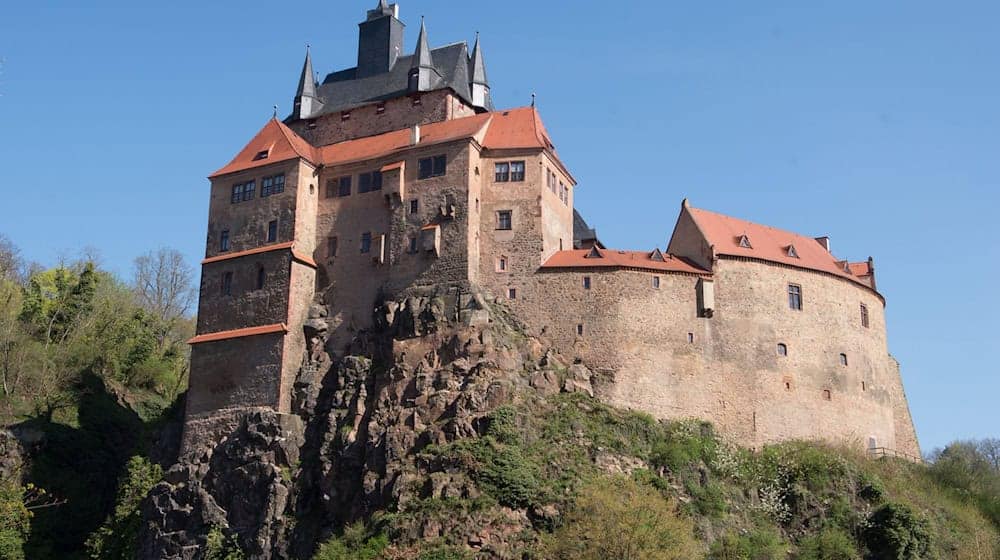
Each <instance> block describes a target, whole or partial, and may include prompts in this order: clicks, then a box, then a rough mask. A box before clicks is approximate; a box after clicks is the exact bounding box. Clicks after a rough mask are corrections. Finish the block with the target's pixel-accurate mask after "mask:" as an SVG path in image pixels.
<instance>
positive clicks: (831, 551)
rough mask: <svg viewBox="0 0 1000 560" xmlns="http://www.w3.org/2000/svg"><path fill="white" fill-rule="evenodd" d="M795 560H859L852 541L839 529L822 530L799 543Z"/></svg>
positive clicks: (855, 546)
mask: <svg viewBox="0 0 1000 560" xmlns="http://www.w3.org/2000/svg"><path fill="white" fill-rule="evenodd" d="M795 558H796V560H859V559H860V558H861V556H860V555H859V554H858V549H857V545H855V543H854V540H853V539H851V537H849V536H847V534H845V533H844V532H843V531H841V530H839V529H824V530H823V531H821V532H820V533H819V534H818V535H810V536H807V537H805V538H804V539H802V541H801V542H800V543H799V554H798V556H796V557H795Z"/></svg>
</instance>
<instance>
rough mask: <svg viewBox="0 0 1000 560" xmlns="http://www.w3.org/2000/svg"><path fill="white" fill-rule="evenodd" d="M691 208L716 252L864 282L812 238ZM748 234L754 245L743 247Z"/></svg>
mask: <svg viewBox="0 0 1000 560" xmlns="http://www.w3.org/2000/svg"><path fill="white" fill-rule="evenodd" d="M687 209H688V211H689V212H690V213H691V217H692V218H693V219H694V221H695V223H696V224H697V225H698V228H699V229H700V230H701V232H702V234H703V235H704V236H705V238H706V239H707V241H708V243H709V244H710V245H713V246H714V247H715V253H716V254H719V255H728V256H736V257H749V258H755V259H761V260H765V261H771V262H776V263H781V264H786V265H789V266H794V267H798V268H806V269H810V270H817V271H820V272H826V273H829V274H833V275H835V276H840V277H843V278H848V279H851V280H854V281H856V282H859V283H862V284H864V282H861V280H860V279H859V278H858V277H857V276H856V275H855V274H854V273H853V271H852V272H848V271H845V270H844V266H843V261H840V263H841V264H838V261H837V258H836V257H834V256H833V255H832V254H830V252H829V251H827V250H826V249H825V248H824V247H823V246H822V245H820V244H819V242H818V241H816V240H815V239H813V238H812V237H806V236H804V235H799V234H797V233H792V232H790V231H785V230H781V229H777V228H773V227H770V226H764V225H760V224H755V223H753V222H748V221H746V220H741V219H739V218H733V217H731V216H726V215H723V214H718V213H715V212H709V211H708V210H701V209H699V208H691V207H688V208H687ZM744 235H746V237H747V240H748V241H749V242H750V247H741V246H740V238H741V237H742V236H744ZM789 246H794V247H795V253H796V254H798V257H793V256H791V255H789V250H788V248H789ZM865 266H866V267H867V264H866V265H865ZM866 285H867V284H866Z"/></svg>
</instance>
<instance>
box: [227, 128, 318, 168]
mask: <svg viewBox="0 0 1000 560" xmlns="http://www.w3.org/2000/svg"><path fill="white" fill-rule="evenodd" d="M263 151H267V152H268V154H267V157H266V158H262V159H256V156H257V154H259V153H261V152H263ZM296 158H302V159H305V160H306V161H308V162H310V163H315V162H316V161H318V159H319V158H318V157H317V154H316V149H315V148H313V147H312V145H311V144H309V143H308V142H306V141H305V140H304V139H302V137H301V136H299V135H298V134H295V132H293V131H292V129H290V128H288V127H287V126H285V125H284V123H282V122H280V121H278V120H277V119H271V120H269V121H267V124H265V125H264V128H262V129H260V132H258V133H257V135H256V136H254V137H253V140H250V143H248V144H247V145H246V146H244V147H243V149H242V150H240V153H238V154H236V157H235V158H233V160H232V161H230V162H229V163H228V164H227V165H226V166H225V167H223V168H222V169H219V170H218V171H216V172H215V173H212V174H211V175H209V178H210V179H212V178H215V177H218V176H220V175H227V174H229V173H236V172H237V171H246V170H247V169H254V168H256V167H261V166H264V165H268V164H272V163H276V162H280V161H288V160H290V159H296Z"/></svg>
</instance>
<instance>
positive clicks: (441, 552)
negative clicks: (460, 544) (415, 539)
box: [417, 546, 470, 560]
mask: <svg viewBox="0 0 1000 560" xmlns="http://www.w3.org/2000/svg"><path fill="white" fill-rule="evenodd" d="M468 558H470V556H469V553H468V552H466V551H464V550H462V549H460V548H456V547H453V546H438V547H434V548H432V549H430V550H425V551H423V552H421V553H420V556H417V560H467V559H468Z"/></svg>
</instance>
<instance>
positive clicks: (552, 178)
mask: <svg viewBox="0 0 1000 560" xmlns="http://www.w3.org/2000/svg"><path fill="white" fill-rule="evenodd" d="M546 171H547V172H548V173H547V175H548V182H549V190H550V191H552V194H557V193H556V174H555V173H554V172H553V171H552V170H551V169H547V168H546Z"/></svg>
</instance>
